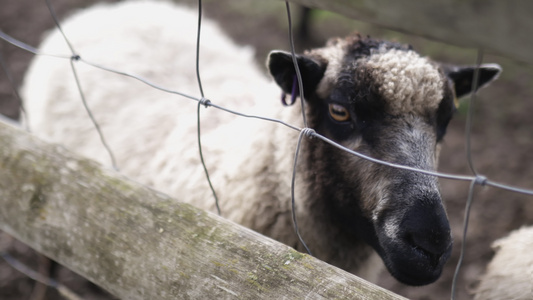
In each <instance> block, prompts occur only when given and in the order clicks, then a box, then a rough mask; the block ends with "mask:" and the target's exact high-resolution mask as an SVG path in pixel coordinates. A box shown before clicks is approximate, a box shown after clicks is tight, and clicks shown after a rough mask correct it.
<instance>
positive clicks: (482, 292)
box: [474, 227, 533, 300]
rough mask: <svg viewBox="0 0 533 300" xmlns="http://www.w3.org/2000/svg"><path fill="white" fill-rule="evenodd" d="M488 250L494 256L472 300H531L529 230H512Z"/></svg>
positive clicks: (532, 274) (532, 267)
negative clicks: (493, 251) (490, 250)
mask: <svg viewBox="0 0 533 300" xmlns="http://www.w3.org/2000/svg"><path fill="white" fill-rule="evenodd" d="M492 246H493V248H494V249H495V250H496V255H495V256H494V258H493V259H492V260H491V262H490V263H489V265H488V266H487V270H486V272H485V274H484V275H483V276H482V277H481V281H480V283H479V286H478V287H477V288H476V296H475V298H474V299H475V300H500V299H513V300H529V299H533V252H532V250H531V249H533V227H522V228H520V229H518V230H515V231H513V232H511V233H510V234H509V235H508V236H506V237H504V238H501V239H499V240H497V241H496V242H494V243H493V244H492Z"/></svg>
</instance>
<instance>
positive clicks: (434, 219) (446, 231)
mask: <svg viewBox="0 0 533 300" xmlns="http://www.w3.org/2000/svg"><path fill="white" fill-rule="evenodd" d="M400 228H401V229H400V230H401V231H402V236H403V238H404V241H405V242H406V243H408V244H410V245H411V247H413V248H414V249H415V250H417V251H420V252H423V253H424V254H425V255H426V256H428V257H429V258H430V260H431V261H432V262H433V263H434V264H435V265H438V264H439V261H440V260H441V259H442V258H443V257H446V259H447V256H448V254H449V252H450V250H451V246H452V238H451V234H450V224H449V222H448V218H447V217H446V212H445V211H444V207H443V206H442V203H441V200H440V197H439V196H438V195H435V196H433V197H429V198H428V197H424V198H422V199H420V200H418V201H416V202H415V204H413V206H412V207H410V208H409V210H408V211H407V213H406V214H405V216H404V218H403V220H402V222H401V227H400Z"/></svg>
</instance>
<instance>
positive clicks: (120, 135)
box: [22, 1, 382, 281]
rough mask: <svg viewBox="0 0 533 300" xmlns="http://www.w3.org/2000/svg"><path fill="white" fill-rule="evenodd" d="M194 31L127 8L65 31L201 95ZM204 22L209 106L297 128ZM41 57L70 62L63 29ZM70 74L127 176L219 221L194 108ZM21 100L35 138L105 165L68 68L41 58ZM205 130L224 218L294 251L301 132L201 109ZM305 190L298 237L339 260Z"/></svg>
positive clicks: (374, 263)
mask: <svg viewBox="0 0 533 300" xmlns="http://www.w3.org/2000/svg"><path fill="white" fill-rule="evenodd" d="M194 24H197V12H196V11H194V10H190V9H187V8H184V7H179V6H176V4H172V3H168V2H163V1H157V2H145V1H124V2H118V3H115V4H101V5H96V6H94V7H91V8H87V9H84V10H82V11H80V12H78V13H76V14H74V15H72V16H71V17H70V18H69V19H67V20H65V21H64V22H63V23H62V27H63V30H64V31H65V33H66V35H67V36H68V37H69V39H70V42H71V44H72V45H73V46H74V49H75V50H76V51H77V52H78V54H79V55H80V56H81V57H82V58H83V59H85V60H87V61H90V62H94V63H97V64H100V65H103V66H106V67H110V68H114V69H117V70H120V71H124V72H128V73H133V74H136V75H139V76H142V77H144V78H146V79H148V80H149V81H151V82H154V83H156V84H158V85H161V86H164V87H167V88H170V89H173V90H177V91H180V92H183V93H186V94H190V95H195V96H197V97H200V95H199V94H200V93H199V89H198V85H197V82H196V75H195V52H196V51H195V50H196V49H195V47H196V26H195V25H194ZM202 24H203V25H202V39H201V40H202V44H201V50H200V56H201V60H200V73H201V77H202V83H203V87H204V91H205V96H206V97H207V98H208V99H210V100H211V101H212V102H213V103H215V104H218V105H222V106H224V107H226V108H229V109H234V110H237V111H239V112H243V113H249V114H257V115H261V116H266V117H274V118H278V119H282V120H283V121H286V122H288V123H290V124H293V125H296V126H301V112H300V111H299V109H298V108H297V107H293V108H290V109H284V108H283V107H282V106H281V105H279V95H280V89H279V88H278V87H276V86H275V85H274V83H273V82H272V81H271V80H268V79H267V77H266V76H265V74H263V73H264V72H262V71H260V70H259V68H257V66H256V65H255V62H254V60H253V51H251V50H250V49H249V48H245V47H239V46H237V45H235V44H234V43H233V42H232V41H231V40H230V39H229V38H228V37H227V36H226V35H225V34H224V33H223V32H222V31H221V30H220V29H219V27H218V26H217V25H216V24H214V23H213V22H211V21H209V20H204V21H203V22H202ZM40 50H41V51H43V52H45V53H65V54H69V53H70V52H69V48H68V47H67V45H66V43H65V41H64V40H63V38H62V36H61V35H60V33H59V32H58V31H57V30H54V31H53V32H52V33H51V34H50V35H49V36H47V37H46V39H45V40H44V41H43V43H42V45H41V46H40ZM75 65H76V68H77V73H78V75H79V78H80V81H81V85H82V88H83V91H84V94H85V97H86V99H87V104H88V106H89V107H90V108H91V110H92V113H93V114H94V116H95V118H96V119H97V121H98V123H99V125H100V127H101V129H102V131H103V133H104V135H105V138H106V140H107V141H108V144H109V145H110V147H111V149H112V150H113V152H114V154H115V157H116V158H117V165H118V167H119V168H120V171H121V173H123V174H125V175H127V176H129V177H130V178H132V179H134V180H137V181H138V182H140V183H143V184H146V185H149V186H151V187H153V188H155V189H157V190H160V191H162V192H165V193H167V194H169V195H171V196H173V197H175V198H176V199H178V200H179V201H183V202H187V203H191V204H193V205H195V206H197V207H200V208H202V209H205V210H209V211H211V212H214V211H215V209H214V206H215V203H214V199H213V197H212V194H211V191H210V189H209V187H208V183H207V181H206V179H205V174H204V170H203V168H202V166H201V163H200V157H199V154H198V146H197V127H196V109H197V103H196V102H195V101H192V100H189V99H185V98H182V97H180V96H177V95H174V94H168V93H165V92H162V91H159V90H156V89H154V88H152V87H149V86H147V85H145V84H143V83H141V82H138V81H136V80H134V79H132V78H128V77H125V76H121V75H117V74H113V73H109V72H105V71H102V70H99V69H95V68H93V67H90V66H87V65H85V64H83V63H81V62H76V63H75ZM22 95H23V97H24V99H25V100H26V110H27V115H28V122H29V125H30V127H31V129H32V131H33V132H34V133H35V134H36V135H38V136H40V137H42V138H45V139H46V140H48V141H51V142H56V143H61V144H63V145H65V146H66V147H67V148H69V149H71V150H73V151H76V152H78V153H80V154H82V155H85V156H87V157H90V158H92V159H95V160H97V161H99V162H102V163H103V164H105V165H110V159H109V156H108V154H107V152H106V151H105V149H104V147H103V146H102V144H101V142H100V139H99V136H98V135H97V132H96V130H95V128H94V126H93V124H92V123H91V121H90V120H89V118H88V116H87V113H86V111H85V109H84V108H83V105H82V102H81V99H80V95H79V91H78V88H77V86H76V83H75V81H74V79H73V75H72V70H71V68H70V63H69V61H68V60H61V59H57V58H52V57H45V56H37V57H36V58H35V59H34V60H33V61H32V63H31V66H30V68H29V69H28V72H27V74H26V77H25V82H24V87H23V89H22ZM282 110H283V112H281V111H282ZM201 120H202V122H201V123H202V125H201V130H202V134H201V139H202V148H203V151H204V157H205V162H206V165H207V168H208V170H209V173H210V175H211V179H212V182H213V184H214V188H215V190H216V192H217V195H218V197H219V199H220V205H221V210H222V216H223V217H226V218H228V219H230V220H233V221H235V222H237V223H240V224H241V225H244V226H246V227H249V228H252V229H254V230H256V231H258V232H261V233H263V234H265V235H268V236H270V237H272V238H274V239H277V240H278V241H281V242H283V243H285V244H287V245H290V246H293V247H295V246H296V245H298V244H299V241H298V239H297V236H296V235H295V233H294V229H293V224H292V219H291V213H290V211H291V207H290V203H291V201H290V194H291V193H290V183H291V175H292V164H293V158H294V152H295V146H296V140H297V137H298V133H297V132H296V131H294V130H290V129H288V128H286V127H284V126H281V125H279V124H275V123H270V122H265V121H260V120H252V119H246V118H242V117H237V116H234V115H231V114H229V113H226V112H223V111H220V110H217V109H215V108H208V109H205V108H202V110H201ZM301 181H302V179H301V176H299V177H297V183H296V195H297V197H296V201H297V203H296V205H297V207H298V209H297V214H298V216H297V217H298V220H299V228H300V231H301V232H302V234H304V236H305V239H306V242H308V243H309V244H312V245H313V247H314V248H313V253H314V254H315V255H316V256H317V257H319V258H322V257H326V258H328V257H334V256H335V255H337V253H330V252H332V250H331V245H330V244H328V240H327V239H325V238H324V234H323V232H322V231H321V230H324V229H325V228H329V227H328V224H321V223H318V224H317V220H314V219H312V218H309V217H306V216H307V215H308V214H309V206H310V205H306V199H305V197H304V196H305V195H307V193H305V191H304V190H303V188H304V187H303V186H304V185H303V184H302V182H301ZM370 251H371V250H370V247H369V246H367V252H370ZM358 254H359V256H358ZM360 256H361V253H353V256H350V257H347V258H346V259H347V260H350V259H353V261H357V262H358V264H357V265H355V263H354V268H353V269H352V270H350V271H352V272H354V273H356V274H357V275H359V276H361V277H364V278H365V279H367V280H370V281H375V279H376V278H377V274H378V272H379V271H380V270H381V267H382V264H381V263H379V257H378V256H377V255H376V254H375V253H373V252H372V254H369V253H364V254H363V255H362V257H363V258H360ZM353 261H352V263H353Z"/></svg>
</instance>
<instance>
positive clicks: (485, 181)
mask: <svg viewBox="0 0 533 300" xmlns="http://www.w3.org/2000/svg"><path fill="white" fill-rule="evenodd" d="M45 1H46V3H47V5H48V7H49V10H50V14H51V16H52V18H53V19H54V22H55V23H56V27H57V28H58V30H60V31H61V34H62V35H63V37H64V39H65V41H66V42H67V44H68V45H69V48H70V50H71V52H72V53H71V54H58V53H44V52H42V51H40V50H39V49H38V48H35V47H32V46H30V45H28V44H26V43H24V42H22V41H20V40H18V39H16V38H14V37H11V36H9V35H8V34H6V33H4V32H3V31H1V30H0V39H2V40H4V41H5V42H7V43H9V44H11V45H13V46H16V47H18V48H20V49H23V50H25V51H27V52H29V53H32V54H34V55H42V56H49V57H54V58H57V59H68V60H70V62H71V65H72V72H73V75H74V76H75V77H77V75H76V69H75V67H74V65H75V63H84V64H86V65H88V66H91V67H94V68H97V69H100V70H103V71H107V72H111V73H115V74H118V75H122V76H125V77H129V78H132V79H134V80H137V81H140V82H141V83H143V84H146V85H148V86H150V87H152V88H154V89H157V90H160V91H162V92H165V93H170V94H175V95H178V96H181V97H183V98H186V99H189V100H193V101H197V102H198V111H197V114H198V115H197V117H198V124H197V125H198V146H199V151H200V156H201V157H202V164H203V168H204V170H205V173H206V177H207V180H208V182H209V186H210V188H211V190H212V192H213V196H214V197H215V201H216V207H217V211H218V212H219V214H220V208H219V204H218V198H217V197H216V193H215V191H214V189H213V187H212V184H211V182H210V179H209V175H208V170H207V167H206V166H205V163H204V162H203V154H202V152H201V139H200V135H201V132H200V107H201V106H205V107H206V108H207V107H213V108H215V109H218V110H221V111H224V112H226V113H230V114H234V115H236V116H240V117H244V118H250V119H258V120H262V121H266V122H272V123H277V124H280V125H282V126H285V127H287V128H288V129H290V130H294V131H297V132H299V133H300V134H299V137H298V141H297V147H296V153H295V156H294V165H293V178H292V182H291V201H292V215H293V222H294V227H295V231H296V233H297V235H298V237H299V239H300V241H301V242H302V244H303V245H304V247H305V249H306V250H307V251H308V252H309V253H311V251H310V249H309V247H308V246H307V245H306V244H305V242H304V241H303V239H302V237H301V236H300V234H299V232H298V225H297V222H296V217H295V210H296V207H295V200H294V184H295V176H296V165H297V160H298V153H299V149H300V146H301V140H302V138H303V137H307V138H314V139H316V140H320V141H323V142H325V143H328V144H330V145H332V146H334V147H336V148H338V149H340V150H342V151H345V152H347V153H349V154H352V155H354V156H357V157H359V158H361V159H365V160H368V161H370V162H373V163H376V164H381V165H384V166H387V167H391V168H396V169H401V170H405V171H411V172H417V173H420V174H425V175H429V176H435V177H439V178H443V179H449V180H457V181H468V182H470V187H469V191H468V198H467V202H466V205H465V216H464V224H463V238H462V248H461V257H460V260H459V262H458V263H457V267H456V271H455V274H454V278H453V283H452V287H451V289H452V291H451V298H452V299H455V289H456V282H457V278H458V274H459V270H460V267H461V264H462V258H463V256H464V251H465V244H466V233H467V229H468V221H469V213H470V208H471V204H472V201H473V198H474V188H475V186H476V185H479V186H491V187H493V188H497V189H502V190H506V191H510V192H516V193H521V194H525V195H530V196H533V190H532V189H526V188H521V187H515V186H512V185H508V184H504V183H500V182H496V181H493V180H490V179H489V178H487V177H485V176H483V175H480V174H478V173H477V171H476V169H475V167H474V165H473V163H472V157H471V155H472V152H471V149H470V139H471V125H472V114H473V106H474V100H475V99H476V89H477V88H476V84H477V77H478V68H479V66H480V64H481V61H482V58H483V52H482V50H479V51H478V55H477V61H476V65H477V68H476V71H475V75H474V83H473V87H472V96H471V98H470V100H469V101H470V105H468V116H467V125H466V128H465V131H466V141H465V142H466V145H467V162H468V164H469V167H470V170H471V171H472V173H473V175H458V174H448V173H443V172H437V171H431V170H424V169H419V168H414V167H410V166H405V165H401V164H396V163H392V162H388V161H384V160H380V159H376V158H373V157H370V156H368V155H365V154H362V153H360V152H357V151H354V150H352V149H349V148H346V147H344V146H343V145H341V144H339V143H337V142H335V141H333V140H331V139H328V138H327V137H325V136H323V135H321V134H319V133H317V132H316V131H315V130H313V129H312V128H308V127H307V120H306V116H305V107H304V105H305V96H304V95H303V91H304V89H303V83H302V79H301V74H300V71H299V68H298V64H297V61H296V55H295V52H294V40H293V36H292V20H291V12H290V5H289V3H288V1H285V5H286V10H287V20H288V23H289V24H288V25H289V44H290V48H291V53H292V56H293V63H294V66H295V69H296V76H297V80H298V87H299V91H300V100H301V101H300V103H301V105H302V120H303V124H304V127H303V128H300V127H298V126H295V125H292V124H289V123H287V122H284V121H282V120H279V119H275V118H270V117H266V116H260V115H251V114H246V113H243V112H239V111H235V110H232V109H229V108H226V107H223V106H221V105H218V104H216V101H215V102H214V101H212V100H207V99H206V98H204V94H203V88H202V84H201V77H200V73H199V70H198V64H199V60H200V46H201V43H200V30H201V20H202V3H201V0H199V1H198V33H197V41H196V43H197V44H196V70H197V74H196V76H197V80H198V86H199V89H200V94H201V96H200V97H197V96H193V95H189V94H185V93H182V92H179V91H176V90H173V89H169V88H166V87H164V86H160V85H158V84H155V83H153V82H151V81H149V80H147V79H145V78H142V77H141V76H138V75H136V74H133V73H128V72H124V71H122V70H116V69H113V68H110V67H107V66H103V65H101V64H99V63H97V62H90V61H87V60H85V59H84V58H83V56H81V55H80V54H79V53H76V52H75V51H74V48H73V46H72V45H71V44H70V42H69V41H68V37H67V36H66V35H65V34H64V32H63V31H62V29H61V26H60V22H59V20H58V18H57V16H56V15H55V12H54V10H53V7H52V5H51V4H50V2H49V0H45ZM0 60H2V57H1V56H0ZM2 67H3V69H4V71H5V72H6V74H7V75H8V76H10V75H9V71H8V69H7V67H5V64H4V63H3V60H2ZM76 81H77V84H78V90H79V92H80V97H81V98H82V101H83V102H84V106H85V107H86V110H87V113H88V116H89V117H90V118H91V120H92V121H93V123H94V126H95V127H96V128H97V130H98V131H99V132H100V134H101V141H102V144H103V145H104V147H106V149H107V150H108V153H109V155H110V158H111V161H112V165H113V167H114V168H115V169H117V170H118V166H116V163H115V158H114V155H113V152H112V150H111V149H110V148H109V146H107V144H106V142H105V137H104V136H103V134H102V133H101V131H100V130H99V126H98V124H97V122H96V120H95V119H94V117H92V113H91V111H90V108H89V106H88V105H87V103H86V101H85V98H84V93H83V90H82V88H81V83H80V82H79V81H78V80H77V79H76ZM12 84H14V83H12ZM14 89H15V90H17V89H16V88H15V87H14ZM17 97H19V96H18V93H17ZM19 101H20V103H21V104H22V101H21V100H19ZM22 107H23V106H22V105H21V109H22Z"/></svg>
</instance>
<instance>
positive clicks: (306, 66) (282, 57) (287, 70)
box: [267, 51, 326, 95]
mask: <svg viewBox="0 0 533 300" xmlns="http://www.w3.org/2000/svg"><path fill="white" fill-rule="evenodd" d="M296 60H297V62H298V68H299V69H300V74H301V75H302V83H303V87H304V93H305V94H306V95H310V93H312V92H314V90H315V89H316V86H317V85H318V83H319V82H320V80H321V79H322V77H323V76H324V72H325V70H326V68H325V66H322V65H321V64H319V63H318V62H316V61H315V60H313V59H311V58H309V57H307V56H305V55H296ZM267 67H268V70H269V71H270V74H271V75H272V77H273V78H274V80H275V81H276V83H277V84H278V85H279V86H280V87H281V89H282V90H283V92H285V93H287V94H290V93H291V92H292V88H293V84H294V78H295V76H296V71H295V68H294V63H293V60H292V54H291V53H289V52H285V51H272V52H270V54H269V55H268V61H267Z"/></svg>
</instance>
